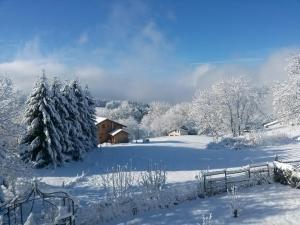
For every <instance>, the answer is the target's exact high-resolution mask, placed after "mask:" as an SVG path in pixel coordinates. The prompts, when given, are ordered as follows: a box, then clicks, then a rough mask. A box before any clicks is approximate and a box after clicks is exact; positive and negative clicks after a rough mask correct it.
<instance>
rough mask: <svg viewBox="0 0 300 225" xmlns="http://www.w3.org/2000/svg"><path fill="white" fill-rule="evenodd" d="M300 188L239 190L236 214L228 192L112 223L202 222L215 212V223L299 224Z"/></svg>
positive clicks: (176, 224)
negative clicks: (238, 205) (231, 209)
mask: <svg viewBox="0 0 300 225" xmlns="http://www.w3.org/2000/svg"><path fill="white" fill-rule="evenodd" d="M299 192H300V190H298V189H292V188H291V187H289V186H284V185H280V184H272V185H261V186H256V187H252V188H246V189H243V190H241V191H240V192H239V198H240V205H241V206H240V207H241V213H240V216H239V217H238V218H233V217H232V214H231V212H230V207H229V203H230V201H229V199H228V196H227V195H217V196H214V197H208V198H206V199H197V200H193V201H190V202H185V203H182V204H180V205H178V206H176V207H174V208H172V209H164V210H157V211H155V212H151V213H145V214H144V215H142V216H137V217H135V218H127V219H122V220H121V221H116V222H113V223H111V225H112V224H118V225H125V224H126V225H161V224H167V225H169V224H172V225H202V217H203V215H209V214H210V213H212V220H211V223H212V225H224V224H232V225H240V224H246V225H250V224H251V225H288V224H289V225H290V224H293V225H297V224H299V220H300V214H299V210H300V195H299Z"/></svg>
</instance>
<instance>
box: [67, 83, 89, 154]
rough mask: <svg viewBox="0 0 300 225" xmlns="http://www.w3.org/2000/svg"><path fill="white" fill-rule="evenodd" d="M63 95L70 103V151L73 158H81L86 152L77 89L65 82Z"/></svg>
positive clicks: (68, 106) (68, 107)
mask: <svg viewBox="0 0 300 225" xmlns="http://www.w3.org/2000/svg"><path fill="white" fill-rule="evenodd" d="M63 95H64V97H65V98H66V99H67V102H68V105H67V107H66V109H67V110H68V113H69V117H68V126H69V141H70V146H68V153H70V154H71V157H72V159H73V160H79V159H81V158H82V154H83V153H84V152H85V146H84V143H83V137H82V133H83V132H82V128H81V122H80V121H81V115H80V113H79V110H78V102H77V97H76V95H75V89H74V87H73V85H72V83H70V84H65V86H64V88H63Z"/></svg>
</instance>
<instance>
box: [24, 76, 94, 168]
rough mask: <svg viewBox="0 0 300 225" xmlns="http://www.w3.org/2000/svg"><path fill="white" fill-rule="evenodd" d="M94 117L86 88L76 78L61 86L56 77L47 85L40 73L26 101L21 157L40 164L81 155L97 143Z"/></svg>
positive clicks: (61, 160)
mask: <svg viewBox="0 0 300 225" xmlns="http://www.w3.org/2000/svg"><path fill="white" fill-rule="evenodd" d="M87 93H88V96H87ZM94 121H95V109H94V104H93V100H92V97H91V96H90V94H89V92H88V90H86V91H82V89H81V87H80V84H79V82H78V81H72V82H71V83H69V84H65V85H64V86H63V85H62V83H61V82H60V81H59V80H58V79H57V78H56V79H54V81H53V82H52V84H51V88H49V86H48V82H47V79H46V77H45V75H43V76H42V77H41V79H40V80H39V81H38V82H37V83H36V85H35V87H34V89H33V91H32V93H31V95H30V97H29V98H28V100H27V102H26V109H25V118H24V122H25V124H26V126H27V131H26V132H25V134H24V135H23V138H22V141H21V149H22V151H21V156H22V158H23V160H24V161H25V162H31V163H33V165H34V167H36V168H41V167H44V166H47V165H53V166H57V165H59V166H60V165H62V164H63V163H64V162H65V161H69V160H79V159H82V156H83V154H84V153H85V152H86V151H88V150H89V149H92V148H93V147H95V146H96V144H97V142H96V127H95V123H94Z"/></svg>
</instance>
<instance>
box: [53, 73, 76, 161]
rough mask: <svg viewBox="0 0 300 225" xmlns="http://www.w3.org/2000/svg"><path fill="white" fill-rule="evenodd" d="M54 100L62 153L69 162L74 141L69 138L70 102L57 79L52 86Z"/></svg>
mask: <svg viewBox="0 0 300 225" xmlns="http://www.w3.org/2000/svg"><path fill="white" fill-rule="evenodd" d="M51 90H52V100H53V104H54V107H55V109H56V111H57V113H58V114H59V116H60V123H57V130H58V133H59V134H60V136H61V142H60V144H61V146H62V153H63V154H64V159H65V161H69V160H70V159H71V158H72V157H71V156H72V151H73V146H72V141H71V140H70V136H69V125H70V124H69V122H68V120H69V112H68V104H69V103H68V100H67V99H66V97H65V96H64V95H63V93H62V83H61V81H60V80H58V79H57V78H54V80H53V82H52V85H51Z"/></svg>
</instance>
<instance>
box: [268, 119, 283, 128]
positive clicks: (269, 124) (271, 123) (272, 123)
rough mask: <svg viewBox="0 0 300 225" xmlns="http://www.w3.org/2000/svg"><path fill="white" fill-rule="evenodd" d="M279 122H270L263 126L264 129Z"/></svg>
mask: <svg viewBox="0 0 300 225" xmlns="http://www.w3.org/2000/svg"><path fill="white" fill-rule="evenodd" d="M279 122H280V121H278V120H274V121H272V122H270V123H266V124H264V127H269V126H273V125H276V124H278V123H279Z"/></svg>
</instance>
